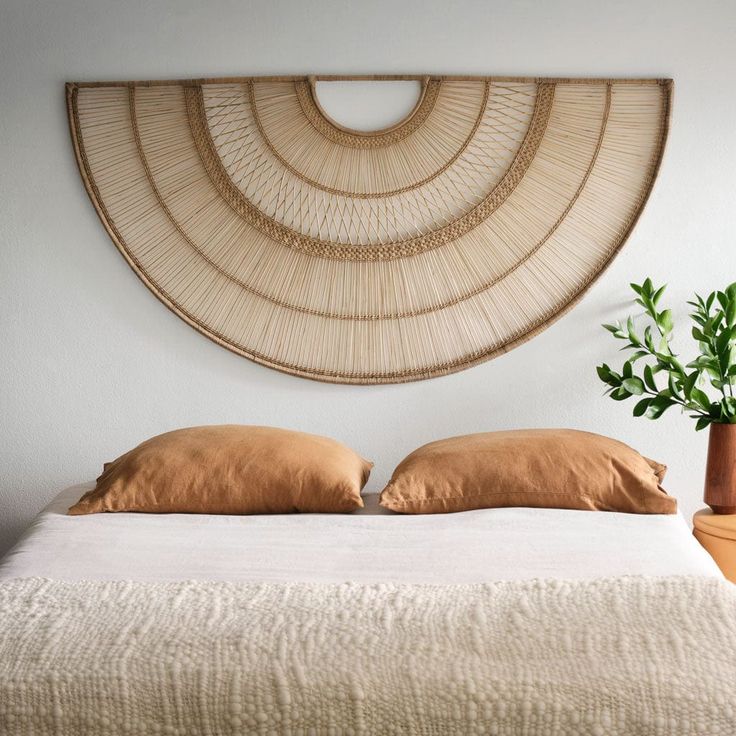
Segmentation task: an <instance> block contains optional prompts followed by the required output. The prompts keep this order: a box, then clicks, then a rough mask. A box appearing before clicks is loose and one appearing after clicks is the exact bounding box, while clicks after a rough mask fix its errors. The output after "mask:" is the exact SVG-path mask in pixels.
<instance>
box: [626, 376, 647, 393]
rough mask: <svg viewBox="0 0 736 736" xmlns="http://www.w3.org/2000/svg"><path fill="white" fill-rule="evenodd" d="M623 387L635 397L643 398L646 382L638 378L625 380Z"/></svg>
mask: <svg viewBox="0 0 736 736" xmlns="http://www.w3.org/2000/svg"><path fill="white" fill-rule="evenodd" d="M621 385H622V386H623V387H624V388H625V389H626V390H627V391H628V392H629V393H630V394H632V395H633V396H641V395H642V394H643V393H644V381H642V380H641V378H637V377H636V376H634V377H633V378H624V380H623V382H622V383H621Z"/></svg>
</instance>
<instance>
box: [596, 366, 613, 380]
mask: <svg viewBox="0 0 736 736" xmlns="http://www.w3.org/2000/svg"><path fill="white" fill-rule="evenodd" d="M595 370H596V372H597V373H598V378H600V379H601V381H603V382H604V383H608V382H609V381H610V380H611V369H610V368H609V367H608V366H607V365H606V364H605V363H604V364H603V365H599V366H596V369H595Z"/></svg>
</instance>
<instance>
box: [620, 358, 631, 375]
mask: <svg viewBox="0 0 736 736" xmlns="http://www.w3.org/2000/svg"><path fill="white" fill-rule="evenodd" d="M621 373H622V374H623V377H624V378H631V377H632V376H633V375H634V365H633V364H632V362H631V361H630V360H627V361H626V362H625V363H624V365H623V368H622V369H621Z"/></svg>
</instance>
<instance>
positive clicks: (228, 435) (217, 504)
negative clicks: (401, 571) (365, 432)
mask: <svg viewBox="0 0 736 736" xmlns="http://www.w3.org/2000/svg"><path fill="white" fill-rule="evenodd" d="M371 467H372V463H369V462H368V461H367V460H364V459H363V458H361V457H360V456H359V455H357V454H356V453H354V452H353V451H352V450H351V449H350V448H348V447H345V446H344V445H341V444H340V443H339V442H336V441H335V440H331V439H328V438H327V437H317V436H316V435H312V434H303V433H302V432H291V431H289V430H286V429H276V428H274V427H247V426H240V425H234V424H230V425H223V426H211V427H191V428H189V429H178V430H176V431H174V432H167V433H166V434H161V435H158V436H157V437H153V438H152V439H149V440H146V441H145V442H144V443H143V444H141V445H138V447H136V448H134V449H133V450H131V451H130V452H127V453H126V454H125V455H122V456H121V457H119V458H118V459H117V460H114V461H113V462H111V463H107V464H105V466H104V468H103V473H102V475H101V476H100V477H99V478H98V479H97V486H96V487H95V488H94V490H92V491H89V492H88V493H85V494H84V496H82V498H81V499H80V500H79V501H78V502H77V503H76V504H75V505H74V506H72V508H70V509H69V513H70V514H92V513H97V512H99V511H147V512H154V513H178V512H188V513H195V514H280V513H287V512H292V511H314V512H345V511H354V510H355V509H358V508H361V507H362V506H363V501H362V500H361V497H360V491H361V489H362V488H363V486H364V485H365V483H366V481H367V480H368V476H369V475H370V470H371Z"/></svg>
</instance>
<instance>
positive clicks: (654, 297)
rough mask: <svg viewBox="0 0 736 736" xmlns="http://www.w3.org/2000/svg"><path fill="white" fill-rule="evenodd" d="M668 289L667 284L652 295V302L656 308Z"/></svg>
mask: <svg viewBox="0 0 736 736" xmlns="http://www.w3.org/2000/svg"><path fill="white" fill-rule="evenodd" d="M666 288H667V284H665V285H664V286H660V287H659V289H657V291H655V292H654V294H653V295H652V302H653V304H654V306H655V307H656V306H657V302H659V300H660V299H661V298H662V294H664V290H665V289H666Z"/></svg>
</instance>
